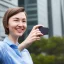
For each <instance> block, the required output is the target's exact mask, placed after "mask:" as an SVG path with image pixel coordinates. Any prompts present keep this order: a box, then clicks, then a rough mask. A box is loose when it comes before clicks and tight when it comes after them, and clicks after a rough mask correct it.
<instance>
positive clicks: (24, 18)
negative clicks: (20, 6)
mask: <svg viewBox="0 0 64 64" xmlns="http://www.w3.org/2000/svg"><path fill="white" fill-rule="evenodd" d="M13 19H19V18H17V17H15V18H13ZM22 20H26V19H25V18H22Z"/></svg>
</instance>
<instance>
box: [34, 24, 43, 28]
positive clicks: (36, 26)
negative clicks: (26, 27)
mask: <svg viewBox="0 0 64 64" xmlns="http://www.w3.org/2000/svg"><path fill="white" fill-rule="evenodd" d="M40 26H42V27H43V25H41V24H40V25H35V26H34V27H33V29H37V28H39V27H40Z"/></svg>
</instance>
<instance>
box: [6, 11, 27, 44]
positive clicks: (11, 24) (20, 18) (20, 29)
mask: <svg viewBox="0 0 64 64" xmlns="http://www.w3.org/2000/svg"><path fill="white" fill-rule="evenodd" d="M7 28H8V29H9V35H8V37H9V39H10V40H11V41H12V42H13V43H15V44H16V43H17V42H18V38H19V36H22V35H23V34H24V32H25V30H26V28H27V19H26V15H25V12H20V13H18V14H16V15H14V16H12V17H10V18H9V21H8V26H7Z"/></svg>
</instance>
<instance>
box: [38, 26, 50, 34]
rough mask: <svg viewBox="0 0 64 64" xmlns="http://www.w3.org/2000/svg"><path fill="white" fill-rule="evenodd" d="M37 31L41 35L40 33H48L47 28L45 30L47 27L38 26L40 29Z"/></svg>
mask: <svg viewBox="0 0 64 64" xmlns="http://www.w3.org/2000/svg"><path fill="white" fill-rule="evenodd" d="M39 30H40V31H41V33H42V34H43V35H47V34H48V33H49V28H47V27H42V26H40V27H39Z"/></svg>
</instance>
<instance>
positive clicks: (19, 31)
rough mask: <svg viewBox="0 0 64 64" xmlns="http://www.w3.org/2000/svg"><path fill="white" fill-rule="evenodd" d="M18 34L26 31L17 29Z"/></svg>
mask: <svg viewBox="0 0 64 64" xmlns="http://www.w3.org/2000/svg"><path fill="white" fill-rule="evenodd" d="M16 30H17V32H18V33H22V32H23V31H24V29H20V28H19V29H16Z"/></svg>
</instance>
